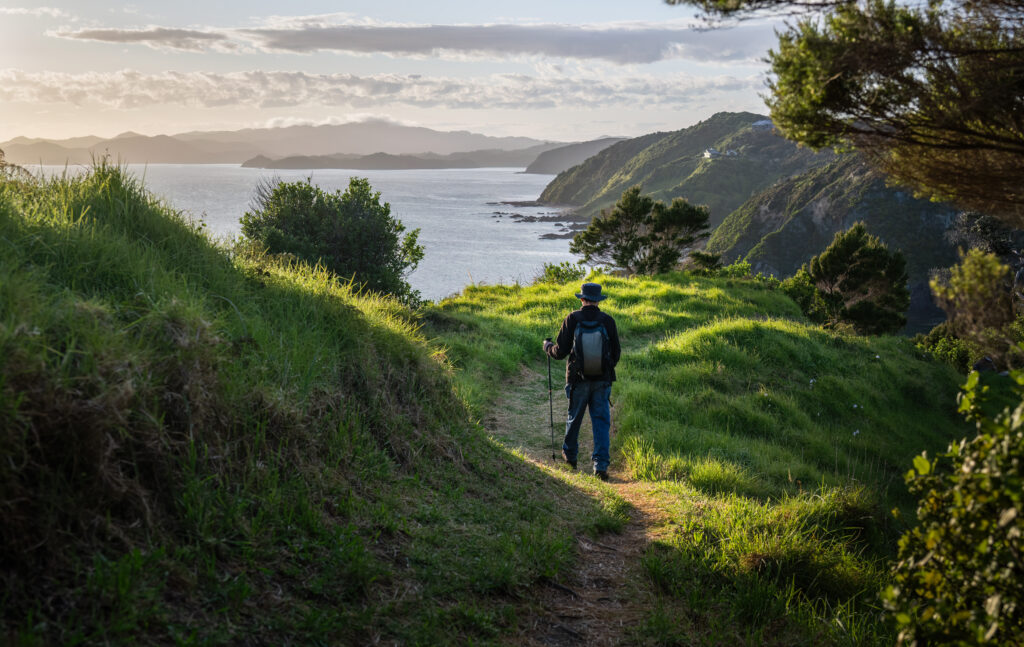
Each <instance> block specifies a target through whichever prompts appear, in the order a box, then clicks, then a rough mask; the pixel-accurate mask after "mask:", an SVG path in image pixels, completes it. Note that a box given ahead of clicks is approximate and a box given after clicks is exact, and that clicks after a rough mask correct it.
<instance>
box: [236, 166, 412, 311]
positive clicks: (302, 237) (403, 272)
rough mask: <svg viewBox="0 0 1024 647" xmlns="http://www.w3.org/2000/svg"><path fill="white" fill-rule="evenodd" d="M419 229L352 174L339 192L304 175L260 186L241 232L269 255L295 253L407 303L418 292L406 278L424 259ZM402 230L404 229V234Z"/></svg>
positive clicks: (366, 183) (363, 180)
mask: <svg viewBox="0 0 1024 647" xmlns="http://www.w3.org/2000/svg"><path fill="white" fill-rule="evenodd" d="M419 232H420V230H419V229H414V230H413V231H411V232H409V233H405V225H403V224H402V222H401V221H399V220H397V219H395V218H392V217H391V205H389V204H388V203H387V202H384V203H381V201H380V192H376V193H374V192H373V189H372V188H371V187H370V182H369V181H368V180H366V179H364V178H356V177H354V178H350V180H349V185H348V189H347V190H346V191H345V192H344V193H342V192H341V191H335V192H334V193H327V192H325V191H323V190H322V189H320V188H319V187H317V186H313V184H312V183H310V182H309V181H308V180H307V181H305V182H277V183H267V184H263V185H261V186H259V187H258V188H257V191H256V197H255V199H254V200H253V205H252V208H251V209H250V211H247V212H246V213H245V215H243V216H242V234H243V235H245V236H246V237H248V238H249V239H251V240H255V241H258V242H259V243H261V244H262V245H264V246H265V247H266V248H267V251H269V252H270V253H272V254H281V253H288V254H294V255H295V256H297V257H299V258H300V259H302V260H304V261H307V262H309V263H317V262H319V263H323V265H324V266H325V267H326V268H327V269H329V270H331V271H332V272H334V273H335V274H337V275H338V276H340V277H344V278H350V277H354V278H355V281H356V283H361V284H363V285H365V286H366V287H367V289H370V290H373V291H375V292H384V293H387V294H393V295H395V296H397V297H398V298H399V299H400V300H402V301H404V302H406V303H410V302H415V301H417V300H418V298H419V295H418V293H417V292H415V291H414V290H413V289H412V288H411V287H410V286H409V284H408V283H407V282H406V281H405V277H406V276H407V275H408V273H409V272H411V271H412V270H414V269H416V266H417V265H418V264H419V262H420V260H421V259H422V258H423V247H422V246H420V245H419V244H418V243H417V239H418V237H419ZM403 234H405V235H404V236H403Z"/></svg>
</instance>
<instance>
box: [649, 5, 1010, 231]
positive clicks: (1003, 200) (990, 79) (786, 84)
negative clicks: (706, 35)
mask: <svg viewBox="0 0 1024 647" xmlns="http://www.w3.org/2000/svg"><path fill="white" fill-rule="evenodd" d="M669 2H670V4H684V3H685V4H690V5H695V6H697V7H698V8H700V9H702V10H703V11H704V12H705V14H706V15H708V16H710V17H713V18H730V17H744V16H753V15H762V14H764V13H766V12H769V13H771V12H793V11H797V12H800V11H805V12H810V13H809V14H808V15H805V16H804V17H803V18H801V19H800V20H798V21H796V22H794V23H791V24H789V25H788V26H787V28H786V29H785V30H784V31H782V32H780V34H779V43H778V48H777V49H776V50H774V51H772V52H770V53H769V57H768V60H769V62H770V63H771V66H772V71H773V73H774V78H773V79H772V80H771V81H770V83H769V88H770V90H771V93H770V95H769V97H768V99H767V103H768V106H769V107H770V108H771V117H772V120H773V121H774V122H775V125H776V127H777V128H778V129H779V130H780V131H781V132H782V133H783V134H784V135H785V136H786V137H788V138H790V139H793V140H795V141H798V142H802V143H804V144H807V145H809V146H811V147H813V148H821V147H826V146H835V145H846V144H850V145H853V146H855V147H856V148H858V149H860V150H861V151H863V152H864V153H865V154H866V155H867V156H868V157H869V158H871V159H872V160H873V161H874V162H875V163H876V164H877V165H878V166H880V167H881V168H882V169H883V170H884V171H886V172H887V173H888V174H889V175H890V177H891V178H892V179H893V180H894V181H896V182H897V183H900V184H905V185H908V186H910V187H913V188H914V189H915V190H917V191H918V192H919V193H920V194H922V195H926V196H929V197H932V198H934V199H940V200H948V201H952V202H955V203H957V204H959V205H961V206H963V207H964V208H967V209H973V210H977V211H981V212H985V213H989V214H992V215H994V216H997V217H999V218H1001V219H1002V220H1004V221H1005V222H1008V223H1011V224H1014V225H1016V226H1020V225H1021V224H1024V185H1022V184H1021V183H1020V181H1019V180H1020V178H1021V177H1022V176H1024V11H1022V7H1021V2H1020V0H979V1H972V0H935V1H932V2H928V3H911V4H907V3H894V2H886V1H884V0H861V1H857V2H851V1H846V2H837V1H834V0H824V1H823V2H816V1H809V0H808V1H803V0H796V1H781V2H780V1H777V0H669Z"/></svg>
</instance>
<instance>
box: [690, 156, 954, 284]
mask: <svg viewBox="0 0 1024 647" xmlns="http://www.w3.org/2000/svg"><path fill="white" fill-rule="evenodd" d="M955 215H956V210H955V209H954V208H953V207H951V206H949V205H946V204H942V203H935V202H929V201H927V200H919V199H916V198H914V197H913V196H912V195H911V194H910V193H909V192H907V191H905V190H900V189H898V188H893V187H889V186H886V184H885V179H884V178H883V177H882V176H881V175H880V174H879V173H878V172H877V171H874V170H872V169H871V168H870V167H869V166H868V165H867V163H866V162H865V161H864V159H863V158H862V157H860V156H859V155H853V154H851V155H843V156H841V157H839V158H837V159H836V160H834V161H833V162H831V163H829V164H827V165H825V166H822V167H820V168H815V169H812V170H810V171H807V172H805V173H802V174H800V175H798V176H795V177H792V178H788V179H786V180H783V181H781V182H779V183H778V184H776V185H774V186H772V187H770V188H769V189H767V190H765V191H763V192H762V193H760V194H758V195H756V196H754V197H752V198H751V199H749V200H747V201H746V202H745V203H744V204H743V205H742V206H740V207H739V208H738V209H736V210H735V211H734V212H732V213H731V214H730V215H729V216H728V217H727V218H726V219H725V221H724V222H723V223H722V224H721V225H720V226H719V227H718V228H717V229H716V230H715V231H714V233H713V234H712V236H711V238H710V240H709V241H708V246H707V248H708V251H711V252H714V253H719V254H722V258H723V260H724V261H726V262H732V261H734V260H739V259H745V260H747V261H749V262H750V263H751V264H752V265H753V266H754V269H755V270H756V271H761V272H764V273H765V274H774V275H776V276H789V275H790V274H792V273H793V272H795V271H796V270H797V269H799V268H800V266H801V265H802V264H804V263H806V262H807V261H808V260H809V259H810V256H811V255H813V254H815V253H817V252H818V251H820V250H822V249H824V248H825V247H826V246H827V245H828V244H829V243H830V242H831V241H832V237H833V236H834V235H835V234H836V232H839V231H842V230H845V229H848V228H849V227H850V226H851V225H853V223H855V222H857V221H863V222H864V223H866V224H867V226H868V231H870V232H871V233H872V234H874V235H876V236H878V237H879V238H881V239H882V241H883V242H885V243H887V244H889V246H890V247H892V248H897V249H902V250H903V251H904V253H905V254H906V256H907V270H908V273H909V274H910V276H911V279H914V278H917V279H923V278H925V277H927V274H928V271H929V270H930V269H932V268H935V267H947V266H949V265H952V264H953V263H955V262H956V250H955V249H954V247H953V245H952V244H951V243H950V242H949V240H948V239H947V238H946V237H945V235H944V234H945V232H946V230H947V229H948V228H949V226H950V224H951V223H952V221H953V218H954V217H955ZM813 250H817V251H813Z"/></svg>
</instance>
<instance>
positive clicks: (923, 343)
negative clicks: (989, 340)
mask: <svg viewBox="0 0 1024 647" xmlns="http://www.w3.org/2000/svg"><path fill="white" fill-rule="evenodd" d="M912 341H913V342H914V345H915V346H917V347H918V348H920V349H921V350H923V351H925V352H928V353H931V354H932V356H933V357H935V359H937V360H940V361H943V362H945V363H947V364H949V365H950V366H952V367H953V368H955V369H956V370H957V371H959V372H961V373H963V374H964V375H967V373H969V372H970V370H971V365H972V364H973V363H974V362H975V361H976V360H978V359H980V358H981V357H982V355H983V353H981V351H980V350H978V348H977V347H976V346H974V345H973V344H971V342H969V341H967V340H965V339H961V338H960V337H957V335H956V334H955V333H954V332H953V327H952V326H951V325H950V323H949V322H948V321H943V322H942V323H940V324H939V325H937V326H935V327H934V328H932V329H931V330H929V331H928V334H926V335H915V336H914V338H913V340H912Z"/></svg>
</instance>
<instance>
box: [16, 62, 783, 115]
mask: <svg viewBox="0 0 1024 647" xmlns="http://www.w3.org/2000/svg"><path fill="white" fill-rule="evenodd" d="M763 83H764V82H763V77H761V76H758V75H755V76H748V77H733V76H729V75H721V76H716V77H711V78H704V77H691V76H687V75H683V74H676V75H671V76H660V77H654V76H649V75H641V76H631V77H612V76H608V75H601V76H598V75H594V76H589V77H588V76H571V77H569V76H565V77H554V76H545V77H537V76H529V75H523V74H493V75H488V76H483V77H475V78H452V77H425V76H421V75H417V74H404V75H403V74H376V75H368V76H358V75H353V74H309V73H306V72H299V71H294V72H268V71H247V72H231V73H208V72H163V73H157V74H147V73H142V72H138V71H133V70H123V71H120V72H112V73H100V72H92V73H84V74H67V73H56V72H44V73H30V72H24V71H21V70H14V69H7V70H0V101H9V102H26V103H33V104H47V103H57V104H71V105H76V106H87V105H98V106H104V107H110V108H118V109H134V108H147V107H152V106H157V105H161V106H167V105H180V106H186V107H194V108H219V107H227V106H245V107H257V108H281V107H300V106H331V107H345V108H349V109H355V110H366V111H374V110H380V109H385V108H386V107H387V106H397V105H401V106H412V107H420V108H428V107H443V108H450V109H495V108H503V109H522V110H536V109H550V108H573V109H586V108H592V107H595V106H600V107H602V108H607V107H620V106H626V107H630V108H643V107H662V108H664V107H684V106H687V105H689V104H691V103H693V102H694V101H698V100H707V99H710V98H712V97H713V96H714V95H721V94H723V93H732V92H747V93H752V92H753V91H756V90H758V89H762V88H763Z"/></svg>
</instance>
